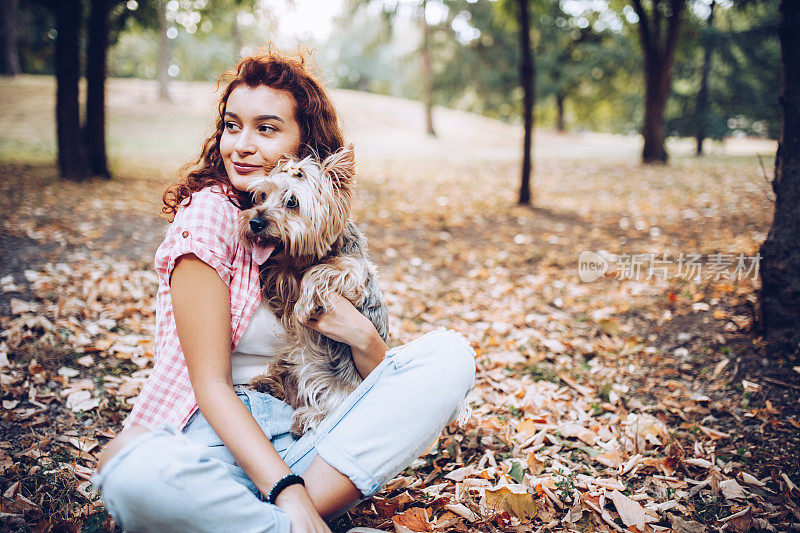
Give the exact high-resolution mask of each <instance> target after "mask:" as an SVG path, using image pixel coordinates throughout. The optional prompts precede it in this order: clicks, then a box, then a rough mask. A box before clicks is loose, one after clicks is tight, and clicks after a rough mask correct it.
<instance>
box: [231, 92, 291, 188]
mask: <svg viewBox="0 0 800 533" xmlns="http://www.w3.org/2000/svg"><path fill="white" fill-rule="evenodd" d="M294 106H295V101H294V98H293V97H292V95H291V93H289V92H287V91H281V90H277V89H273V88H272V87H267V86H265V85H259V86H258V87H248V86H246V85H240V86H239V87H236V88H235V89H234V90H233V91H231V94H230V95H228V102H227V103H226V105H225V116H224V117H223V119H224V121H225V128H224V129H223V131H222V137H221V138H220V141H219V151H220V154H221V155H222V161H223V163H224V164H225V171H226V172H227V173H228V178H229V179H230V180H231V184H232V185H233V187H234V188H235V189H237V190H240V191H246V190H247V184H248V182H249V181H250V180H251V179H252V178H257V177H263V176H266V175H267V174H268V173H269V172H270V171H271V170H272V168H273V167H274V166H275V163H277V162H278V160H279V159H280V158H281V157H282V156H283V155H284V154H288V155H292V156H297V152H298V150H299V148H300V125H299V124H298V123H297V121H296V120H295V117H294Z"/></svg>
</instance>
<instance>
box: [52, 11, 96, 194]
mask: <svg viewBox="0 0 800 533" xmlns="http://www.w3.org/2000/svg"><path fill="white" fill-rule="evenodd" d="M54 4H55V15H56V31H57V32H58V35H57V37H56V53H55V59H56V139H57V144H58V168H59V171H60V173H61V177H62V178H64V179H68V180H75V181H81V180H84V179H86V178H88V177H89V176H90V175H91V172H90V171H89V164H88V159H87V156H86V149H85V146H84V144H83V135H82V131H81V122H80V104H79V102H78V80H79V79H80V75H81V64H80V59H79V55H78V48H79V42H80V30H81V19H82V18H83V17H82V12H83V6H82V5H81V0H58V1H57V2H54Z"/></svg>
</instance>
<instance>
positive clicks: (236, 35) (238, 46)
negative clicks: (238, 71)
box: [231, 11, 244, 63]
mask: <svg viewBox="0 0 800 533" xmlns="http://www.w3.org/2000/svg"><path fill="white" fill-rule="evenodd" d="M231 40H232V41H233V48H234V51H233V58H234V62H235V63H238V62H239V60H240V59H242V50H244V40H243V39H242V29H241V28H240V27H239V12H238V11H235V12H234V13H233V26H232V27H231Z"/></svg>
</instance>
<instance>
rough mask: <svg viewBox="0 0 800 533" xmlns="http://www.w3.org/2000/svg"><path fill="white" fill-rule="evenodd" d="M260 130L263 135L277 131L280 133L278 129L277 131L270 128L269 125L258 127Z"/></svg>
mask: <svg viewBox="0 0 800 533" xmlns="http://www.w3.org/2000/svg"><path fill="white" fill-rule="evenodd" d="M258 130H259V131H260V132H261V133H275V132H276V131H278V130H277V129H275V127H274V126H270V125H268V124H262V125H261V126H259V127H258Z"/></svg>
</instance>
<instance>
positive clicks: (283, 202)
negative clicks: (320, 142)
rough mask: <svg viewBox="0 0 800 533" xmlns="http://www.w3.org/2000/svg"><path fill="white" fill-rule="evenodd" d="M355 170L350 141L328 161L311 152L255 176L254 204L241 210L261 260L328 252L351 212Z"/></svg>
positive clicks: (243, 232)
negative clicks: (299, 158) (312, 154)
mask: <svg viewBox="0 0 800 533" xmlns="http://www.w3.org/2000/svg"><path fill="white" fill-rule="evenodd" d="M355 173H356V168H355V157H354V154H353V148H352V146H347V147H345V148H342V149H340V150H338V151H337V152H335V153H333V154H331V155H330V156H328V157H327V158H326V159H325V160H324V161H322V163H319V162H317V161H316V160H315V159H314V158H313V157H311V156H308V157H306V158H304V159H302V160H301V161H296V160H293V159H284V160H282V161H280V162H278V164H277V165H276V166H275V168H274V169H273V171H272V172H270V174H269V175H267V176H266V177H264V178H254V179H253V181H252V183H251V184H250V186H249V187H248V191H249V192H250V193H251V194H252V196H253V204H254V205H253V207H252V208H251V209H247V210H245V211H242V213H241V214H240V215H239V237H240V238H241V239H242V241H243V242H244V243H245V244H246V245H247V246H248V247H250V248H252V250H253V259H254V260H255V261H256V263H258V264H259V265H260V264H263V263H264V262H266V261H267V259H269V258H270V257H275V258H276V259H289V260H292V259H294V260H301V261H308V260H313V259H319V258H322V257H324V256H325V255H326V254H327V253H328V252H329V251H330V250H331V247H332V246H333V245H334V244H335V243H336V241H337V240H338V238H339V237H340V236H341V234H342V232H343V231H344V228H345V226H346V224H347V219H348V217H349V216H350V203H351V200H352V197H353V189H354V186H355Z"/></svg>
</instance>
